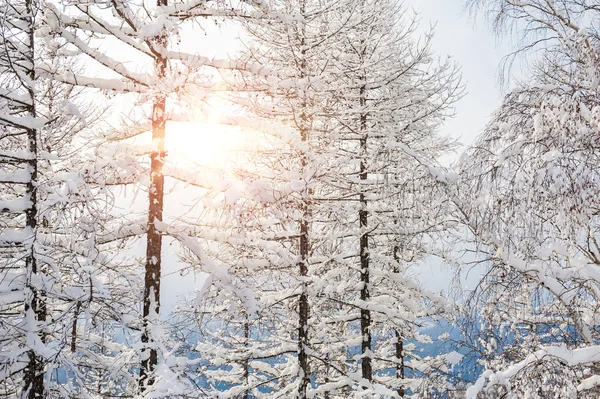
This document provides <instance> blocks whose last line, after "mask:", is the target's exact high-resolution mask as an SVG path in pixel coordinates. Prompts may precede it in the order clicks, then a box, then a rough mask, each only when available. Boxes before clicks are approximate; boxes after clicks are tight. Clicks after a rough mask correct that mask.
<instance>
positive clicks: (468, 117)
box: [405, 0, 511, 161]
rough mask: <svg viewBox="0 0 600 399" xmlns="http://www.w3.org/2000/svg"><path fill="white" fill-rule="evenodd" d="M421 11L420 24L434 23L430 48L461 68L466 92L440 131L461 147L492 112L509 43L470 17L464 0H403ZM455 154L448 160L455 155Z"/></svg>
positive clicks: (499, 93) (499, 92) (497, 101)
mask: <svg viewBox="0 0 600 399" xmlns="http://www.w3.org/2000/svg"><path fill="white" fill-rule="evenodd" d="M405 2H406V4H407V6H412V7H414V9H415V10H416V11H418V12H419V13H420V15H421V18H420V20H421V27H422V28H424V29H425V28H427V27H429V25H430V24H433V25H435V31H436V34H435V37H434V41H433V49H434V51H435V53H436V54H437V55H439V56H446V55H449V56H451V57H452V58H453V59H454V60H455V61H456V63H457V64H458V66H459V67H460V68H461V70H462V76H463V81H464V83H465V84H466V94H465V96H464V97H463V98H462V100H460V102H459V103H458V104H457V106H456V117H455V118H454V119H453V120H451V121H449V122H447V123H446V125H445V127H444V129H443V132H444V133H446V134H449V135H451V136H452V137H455V138H458V139H459V140H460V142H461V143H462V144H463V148H464V146H466V145H469V144H470V143H471V142H472V141H473V139H474V138H475V137H476V136H477V135H478V134H479V133H480V132H481V131H482V129H483V128H484V126H485V124H486V123H487V122H488V120H489V117H490V115H491V114H492V112H493V111H494V110H495V109H496V108H497V107H498V106H499V105H500V102H501V100H502V97H503V91H502V90H501V87H500V85H499V83H498V71H499V69H498V66H499V64H500V61H501V60H502V58H503V57H504V56H505V55H506V54H508V53H509V52H510V49H511V47H510V46H509V45H508V44H507V43H506V42H507V40H504V43H502V45H501V46H500V45H498V40H497V38H496V37H495V36H494V35H493V34H492V33H491V31H490V29H489V27H488V25H487V24H486V22H485V21H484V20H483V18H478V19H477V21H475V20H474V18H473V17H472V16H470V15H469V14H468V12H467V11H466V10H464V3H465V0H405ZM463 148H461V149H460V150H459V153H458V154H455V155H454V156H452V157H451V159H450V160H449V161H453V160H455V159H457V157H458V156H459V155H460V152H462V150H463Z"/></svg>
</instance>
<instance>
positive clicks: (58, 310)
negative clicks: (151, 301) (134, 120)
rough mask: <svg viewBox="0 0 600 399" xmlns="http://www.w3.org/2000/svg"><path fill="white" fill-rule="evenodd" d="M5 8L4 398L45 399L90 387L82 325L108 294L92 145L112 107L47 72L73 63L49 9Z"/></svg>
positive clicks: (1, 104) (1, 100) (1, 95)
mask: <svg viewBox="0 0 600 399" xmlns="http://www.w3.org/2000/svg"><path fill="white" fill-rule="evenodd" d="M1 10H2V23H1V28H0V29H1V33H2V42H1V46H2V53H1V54H2V55H1V57H0V79H1V81H2V88H1V92H0V108H1V111H0V112H1V113H0V125H1V131H2V133H1V134H0V146H1V153H2V162H1V164H2V166H1V170H2V172H1V175H2V178H1V179H0V180H1V184H2V198H1V200H0V201H1V203H2V226H1V230H0V231H1V233H0V235H1V237H2V238H1V240H0V241H1V243H2V244H1V247H2V252H3V255H2V261H1V265H0V273H1V278H0V280H1V281H2V284H0V286H1V289H0V292H1V293H2V298H3V300H2V301H1V311H0V312H1V314H2V322H1V331H2V333H1V336H2V338H1V345H2V349H1V351H0V352H1V355H0V359H1V360H0V363H1V372H0V379H1V380H2V384H1V386H2V391H1V392H2V395H3V396H7V397H16V396H20V397H27V398H45V397H51V396H56V395H59V394H63V393H64V392H65V389H66V388H65V386H68V385H69V384H74V385H72V386H76V387H82V386H84V385H85V383H86V382H87V381H86V380H87V378H86V376H85V375H84V374H82V370H83V369H85V367H86V361H85V360H83V357H85V356H84V355H83V352H81V351H79V348H82V347H89V346H90V345H89V344H90V342H91V341H92V340H90V339H89V337H82V336H80V335H79V327H80V321H81V319H82V318H84V317H86V315H88V316H89V315H90V309H91V308H92V307H93V305H92V304H91V300H92V298H93V296H94V293H96V294H98V291H97V289H96V288H97V287H95V286H94V285H95V284H94V279H95V277H97V275H98V273H97V269H96V267H97V265H98V264H100V263H102V262H101V260H100V258H102V257H101V256H98V253H97V252H96V250H95V243H94V236H95V233H96V231H97V224H98V223H101V221H102V219H103V217H102V215H100V214H98V213H97V210H98V208H101V207H102V206H103V203H104V199H103V198H102V195H101V191H100V192H99V191H98V190H94V189H93V188H92V184H93V180H94V176H93V173H91V174H89V173H87V172H88V171H90V170H92V169H93V168H91V166H90V164H89V163H88V162H87V159H86V157H87V155H89V151H88V150H89V148H88V147H86V142H87V140H89V139H91V138H92V135H90V130H88V128H89V127H91V126H94V125H95V123H96V122H97V119H98V118H99V117H100V116H101V111H102V107H97V108H96V110H95V111H90V108H89V104H86V102H85V101H84V98H83V97H82V96H81V91H80V90H78V89H76V88H75V87H73V86H72V85H68V84H62V83H58V82H55V81H53V80H51V79H47V78H45V77H44V76H42V75H40V74H39V73H38V72H39V70H40V69H42V68H44V67H45V66H49V65H52V66H56V67H60V66H64V64H65V59H64V57H63V55H62V54H61V43H57V42H55V41H53V40H52V38H51V35H48V32H49V29H50V28H49V26H48V25H47V24H46V23H45V22H46V21H45V19H44V17H43V9H42V8H40V6H39V4H37V3H36V2H30V1H23V2H3V3H2V4H1ZM74 67H75V66H74ZM87 366H89V363H87ZM60 373H65V375H68V377H67V378H63V379H61V378H59V374H60ZM73 390H74V391H78V392H80V393H81V394H82V395H84V396H85V395H86V391H85V389H83V388H82V389H81V390H79V389H78V388H75V389H73Z"/></svg>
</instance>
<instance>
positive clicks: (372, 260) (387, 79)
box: [329, 1, 461, 396]
mask: <svg viewBox="0 0 600 399" xmlns="http://www.w3.org/2000/svg"><path fill="white" fill-rule="evenodd" d="M407 15H408V13H407V11H406V9H405V8H404V7H403V6H402V5H401V4H400V3H398V2H387V1H370V2H361V4H360V5H357V7H356V9H355V10H354V15H353V16H352V18H353V20H356V21H358V22H357V23H356V24H355V25H353V27H352V29H350V30H349V31H348V34H347V36H345V37H344V39H343V41H342V42H341V43H340V45H339V46H338V48H337V49H336V50H335V51H336V54H335V55H334V60H335V62H334V68H335V69H336V72H335V73H336V75H337V76H338V77H339V82H341V84H342V87H343V90H341V91H339V92H338V93H336V96H335V97H334V98H335V101H336V102H334V105H333V107H336V106H337V107H339V110H338V112H337V114H336V124H337V129H336V135H337V140H338V142H339V143H340V144H338V145H339V151H340V152H339V154H340V156H339V161H340V163H339V166H338V170H343V173H342V174H341V176H339V175H335V174H332V175H331V178H332V179H333V181H331V182H330V183H329V184H331V186H332V187H335V186H337V187H339V188H341V190H339V189H338V192H337V196H338V197H339V196H341V197H342V198H345V200H346V201H347V204H346V205H345V209H343V211H342V212H339V211H338V212H336V211H335V210H332V213H334V214H337V216H336V219H337V223H338V227H337V229H338V230H340V229H343V230H344V231H346V238H345V239H343V240H342V242H344V244H342V245H345V246H347V248H348V249H349V251H348V254H347V255H349V256H355V257H357V258H358V260H359V265H358V266H351V268H350V270H348V269H347V267H348V266H349V265H342V266H343V267H342V268H341V269H340V270H339V271H338V272H337V273H340V277H342V276H344V275H352V274H354V273H356V272H355V271H356V270H358V271H359V273H358V274H359V275H358V280H359V283H358V284H357V286H356V287H360V289H359V292H357V294H358V298H357V297H354V298H352V295H353V294H352V291H353V289H350V290H348V291H347V293H346V294H345V296H346V298H344V297H341V298H336V297H335V296H332V299H333V300H338V301H342V303H345V304H346V305H351V307H353V308H354V309H355V310H359V311H360V328H358V329H357V330H358V332H359V335H358V337H360V338H361V339H362V342H361V348H360V353H361V356H360V357H361V362H360V370H361V377H362V379H363V380H362V381H365V380H366V381H369V382H371V381H372V382H374V383H375V384H374V385H373V387H368V386H363V389H366V390H365V391H364V392H363V393H362V395H367V396H368V395H372V394H373V392H380V393H381V392H382V388H377V386H378V385H379V386H380V387H381V386H387V387H388V388H392V389H393V390H394V391H396V393H397V394H398V395H403V388H402V384H403V381H401V380H399V379H398V378H394V377H396V376H401V375H404V356H405V355H406V356H407V357H413V356H414V355H413V354H411V353H410V351H406V353H405V351H404V348H403V345H402V341H403V340H405V339H406V340H408V339H414V338H420V337H419V332H418V328H415V326H416V325H418V323H419V321H420V320H423V318H425V317H428V316H431V315H434V314H436V313H437V312H439V311H440V309H443V305H442V303H441V301H440V298H436V296H435V295H432V294H431V293H428V292H427V291H426V290H423V289H422V288H420V287H419V285H418V284H416V283H415V282H413V281H411V279H410V278H408V276H407V273H408V272H409V268H410V266H411V265H414V263H415V262H417V261H418V260H420V259H421V258H422V257H423V256H424V255H425V254H426V253H427V251H428V250H427V249H426V248H427V246H428V244H427V241H428V239H427V238H426V237H427V236H428V235H430V234H436V232H439V231H442V230H444V229H445V228H446V227H447V225H445V222H446V218H445V217H444V215H443V214H442V213H437V214H436V212H443V211H441V210H442V209H444V207H445V206H446V205H444V203H445V202H446V201H445V200H444V197H440V201H441V203H439V204H436V205H434V204H433V203H432V198H433V197H434V195H432V194H433V193H434V192H436V190H437V187H436V183H435V181H434V179H431V176H430V173H429V171H428V170H427V169H425V168H420V167H419V164H418V162H416V160H415V159H414V155H415V153H418V154H419V155H418V158H419V159H420V158H426V159H428V160H430V162H435V159H436V158H437V157H438V156H439V155H440V154H442V153H444V152H445V151H448V149H449V148H450V143H449V142H448V141H447V140H446V139H444V138H442V137H439V136H438V135H437V132H436V129H437V128H438V127H439V126H440V124H441V123H442V122H443V120H444V119H445V118H446V117H448V116H449V114H450V113H451V108H450V107H451V105H452V103H453V102H454V101H456V99H458V97H459V96H460V93H461V87H460V82H459V79H458V75H457V72H456V70H454V69H453V67H452V65H451V64H450V63H442V64H439V65H438V64H436V61H435V60H434V58H433V57H432V55H431V51H430V49H429V39H430V36H428V37H427V38H426V39H425V40H424V41H423V42H418V41H416V40H415V38H414V35H415V29H416V22H415V20H411V19H410V18H407ZM342 165H349V167H348V166H346V167H345V168H343V169H342ZM336 180H337V181H336ZM342 187H343V188H342ZM335 191H336V190H331V194H335ZM446 204H447V202H446ZM429 206H431V208H429ZM352 209H354V211H352ZM348 212H350V214H352V213H354V215H356V217H354V218H348V216H346V215H347V214H348ZM430 237H431V236H430ZM429 251H431V249H430V250H429ZM344 269H345V271H344ZM333 270H335V269H332V271H333ZM349 288H350V287H349ZM348 294H350V296H348ZM409 297H410V298H411V300H409V301H406V298H409ZM341 339H345V340H347V341H348V342H352V341H354V339H353V338H352V335H347V336H345V337H341ZM348 346H349V347H350V346H351V344H350V343H348ZM410 363H412V366H413V367H417V363H418V359H416V358H415V359H414V362H413V361H411V362H409V363H408V364H409V365H410ZM390 367H392V368H394V369H395V375H394V376H393V377H392V378H390V377H388V376H386V375H385V374H386V371H385V370H386V369H387V370H389V368H390ZM361 384H362V383H361ZM413 388H414V387H413ZM388 392H390V391H388ZM389 394H390V393H388V395H389ZM357 395H361V394H360V393H357Z"/></svg>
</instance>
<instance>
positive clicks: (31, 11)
mask: <svg viewBox="0 0 600 399" xmlns="http://www.w3.org/2000/svg"><path fill="white" fill-rule="evenodd" d="M25 9H26V10H27V12H26V15H23V16H19V17H18V19H19V20H21V22H26V26H27V28H26V29H27V31H26V32H25V33H26V35H27V38H28V41H29V43H28V46H27V48H26V50H25V54H24V60H23V61H25V62H17V63H14V65H15V68H17V66H16V65H18V67H21V68H24V69H25V73H26V75H27V77H28V79H29V82H27V83H25V82H23V86H24V88H25V89H26V91H27V94H28V97H29V99H30V104H29V105H26V106H25V107H24V113H25V114H26V115H29V116H31V117H33V118H35V117H37V110H36V103H35V102H36V96H35V88H34V87H32V85H33V84H35V83H34V82H35V80H36V75H35V68H34V65H35V21H34V15H35V11H36V10H35V4H34V2H33V1H32V0H25ZM17 29H18V27H17ZM25 65H27V66H25ZM15 72H17V71H15ZM26 131H27V134H26V136H27V150H28V152H29V153H30V154H31V155H30V159H29V161H28V162H27V163H28V167H29V172H30V176H31V177H30V179H29V182H28V183H27V185H26V187H25V190H26V195H27V197H29V200H30V201H31V206H30V207H29V208H28V209H27V210H26V211H25V229H26V230H27V231H29V233H30V234H31V240H30V242H28V243H27V244H25V247H26V250H27V255H26V257H25V268H26V273H27V288H28V289H29V300H27V301H26V303H25V314H27V313H29V312H32V313H33V316H34V320H35V322H36V328H39V327H40V324H41V323H43V322H45V321H46V303H45V300H44V296H43V293H42V292H40V290H38V288H37V287H36V286H34V285H33V284H32V283H31V281H32V280H33V279H34V276H35V275H36V274H38V273H39V272H40V270H39V265H38V263H37V257H36V248H35V247H36V238H37V218H38V201H37V189H36V186H37V180H38V162H37V155H38V145H37V144H38V131H37V129H31V128H29V129H26ZM38 334H39V335H40V340H41V342H42V343H45V341H46V337H45V336H44V333H43V331H39V332H38ZM27 357H28V363H27V366H26V368H25V371H24V381H23V386H24V392H26V394H27V398H29V399H38V398H44V397H45V396H46V395H45V390H44V363H45V362H44V358H43V357H42V356H40V355H38V354H37V353H36V351H35V350H34V349H33V348H30V349H29V351H28V353H27Z"/></svg>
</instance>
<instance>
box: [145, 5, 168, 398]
mask: <svg viewBox="0 0 600 399" xmlns="http://www.w3.org/2000/svg"><path fill="white" fill-rule="evenodd" d="M157 5H158V6H166V5H167V0H158V1H157ZM156 44H157V45H158V46H159V47H162V48H164V47H166V45H167V37H165V36H164V35H162V36H160V37H159V38H158V40H157V41H156ZM155 67H156V75H157V78H158V79H159V80H160V79H162V78H164V77H165V76H166V72H167V59H166V58H165V57H164V56H159V55H157V56H156V58H155ZM165 111H166V97H165V95H164V94H163V93H161V94H159V96H158V97H157V98H156V99H155V100H154V104H153V107H152V143H153V145H154V146H156V147H155V148H154V149H153V151H152V153H151V154H150V189H149V193H148V200H149V202H148V232H147V234H146V270H145V278H144V308H143V326H142V343H143V345H144V349H143V351H142V360H141V364H140V391H141V392H144V391H145V390H147V389H148V388H149V387H150V386H151V385H153V384H154V376H153V371H154V369H155V368H156V365H157V364H158V352H157V351H156V347H155V344H154V337H152V334H151V326H152V324H153V323H156V322H157V321H158V317H159V314H160V277H161V263H162V233H161V231H160V230H159V229H158V228H157V226H156V223H157V222H162V220H163V203H164V186H165V178H164V175H163V172H162V169H163V164H164V157H165V155H166V153H165V128H166V116H165Z"/></svg>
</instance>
